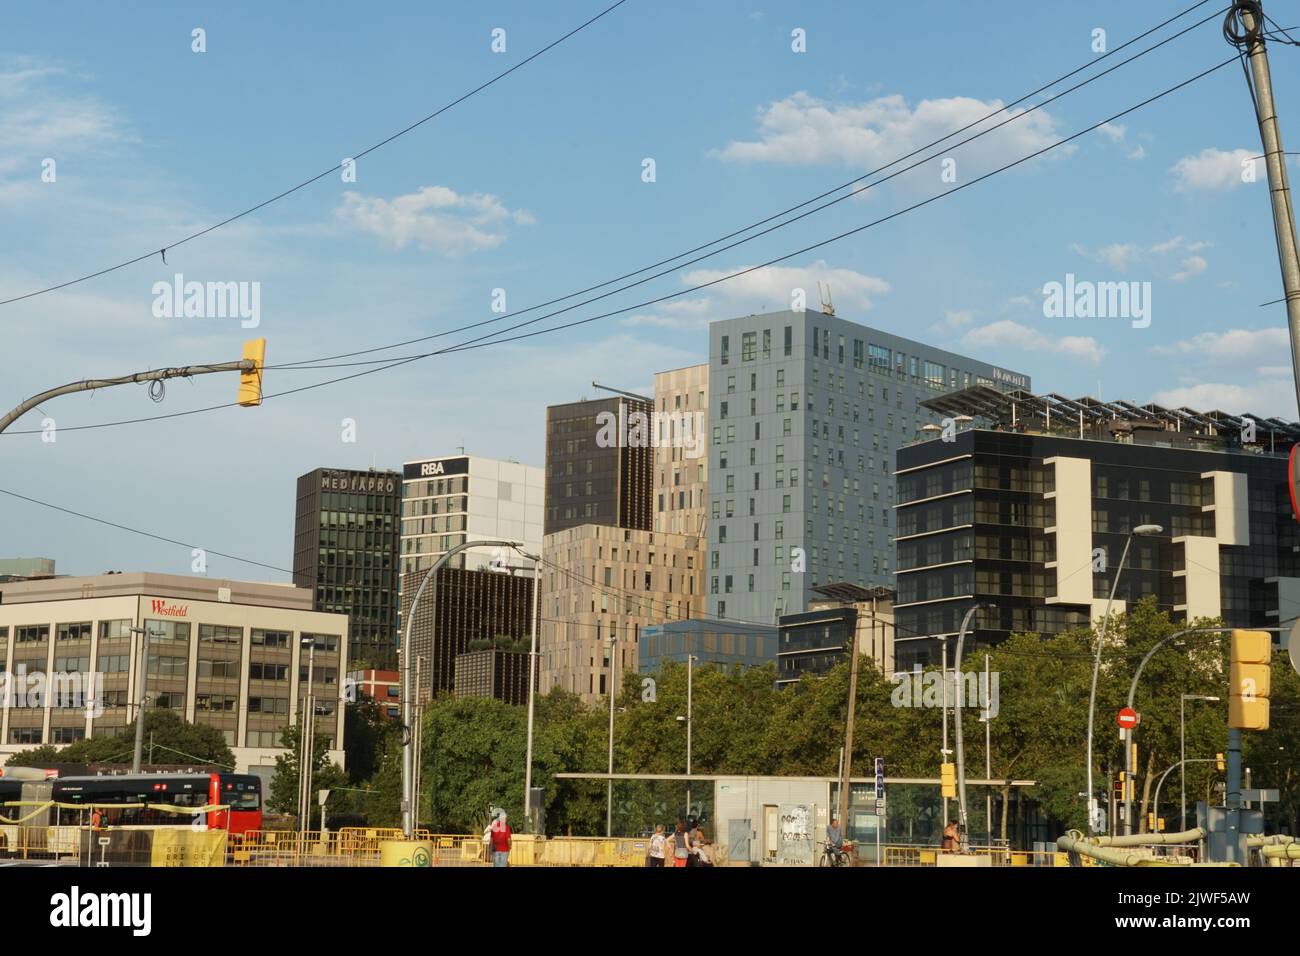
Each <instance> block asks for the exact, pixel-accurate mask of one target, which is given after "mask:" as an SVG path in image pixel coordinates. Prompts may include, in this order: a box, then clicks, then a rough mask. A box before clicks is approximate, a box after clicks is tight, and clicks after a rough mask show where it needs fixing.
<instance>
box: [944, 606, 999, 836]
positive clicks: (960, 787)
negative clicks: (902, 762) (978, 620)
mask: <svg viewBox="0 0 1300 956" xmlns="http://www.w3.org/2000/svg"><path fill="white" fill-rule="evenodd" d="M993 608H994V605H992V604H989V603H987V602H985V601H981V602H978V603H976V604H973V605H971V608H970V610H968V611H967V612H966V615H965V617H963V618H962V619H961V628H960V629H959V630H958V632H957V657H956V660H955V661H953V675H954V677H955V683H956V684H957V688H956V700H954V701H953V719H954V720H955V721H956V724H957V812H958V814H959V815H960V817H961V833H960V834H959V838H958V845H957V848H958V850H960V849H961V844H962V843H963V842H965V840H966V833H967V832H968V831H967V829H966V826H967V823H966V753H965V747H964V744H963V741H962V733H961V708H962V699H961V649H962V645H963V644H965V643H966V629H967V628H968V627H970V619H971V618H972V617H974V616H975V612H976V611H981V610H990V611H991V610H993ZM985 693H986V694H987V693H988V689H987V685H986V688H985ZM986 704H987V702H986ZM945 822H946V821H945Z"/></svg>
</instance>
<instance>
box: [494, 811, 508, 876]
mask: <svg viewBox="0 0 1300 956" xmlns="http://www.w3.org/2000/svg"><path fill="white" fill-rule="evenodd" d="M491 831H492V865H493V866H509V865H510V824H508V823H507V822H506V812H505V811H504V810H502V811H501V812H500V813H499V814H497V818H496V819H495V820H493V821H492V825H491Z"/></svg>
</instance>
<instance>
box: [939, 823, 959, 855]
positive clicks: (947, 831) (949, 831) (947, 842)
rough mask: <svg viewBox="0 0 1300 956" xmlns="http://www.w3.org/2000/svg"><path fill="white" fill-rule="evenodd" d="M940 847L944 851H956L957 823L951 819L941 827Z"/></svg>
mask: <svg viewBox="0 0 1300 956" xmlns="http://www.w3.org/2000/svg"><path fill="white" fill-rule="evenodd" d="M942 849H943V852H944V853H956V852H957V824H956V822H955V821H953V820H949V821H948V825H947V826H946V827H944V828H943V844H942Z"/></svg>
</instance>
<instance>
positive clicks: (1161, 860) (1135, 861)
mask: <svg viewBox="0 0 1300 956" xmlns="http://www.w3.org/2000/svg"><path fill="white" fill-rule="evenodd" d="M1201 833H1202V831H1201V830H1199V829H1197V830H1187V831H1185V832H1184V833H1162V834H1145V835H1146V836H1160V837H1164V838H1166V839H1168V840H1172V839H1173V838H1174V837H1184V838H1186V837H1191V838H1192V839H1199V836H1198V834H1201ZM1139 836H1143V835H1142V834H1133V835H1131V836H1128V837H1122V836H1121V837H1110V838H1105V837H1103V838H1100V839H1085V838H1084V836H1083V834H1082V833H1080V832H1079V831H1078V830H1071V831H1070V832H1069V833H1068V834H1066V835H1065V836H1062V837H1058V838H1057V840H1056V845H1057V846H1058V847H1060V848H1061V849H1062V850H1064V851H1065V852H1067V853H1077V854H1079V855H1080V856H1087V857H1091V858H1092V859H1094V860H1098V861H1100V862H1102V863H1107V864H1109V865H1111V866H1172V867H1184V868H1185V867H1204V866H1238V865H1239V864H1237V863H1190V862H1187V861H1184V860H1179V859H1177V858H1175V857H1167V856H1152V855H1151V854H1149V853H1134V852H1132V851H1130V850H1128V849H1126V848H1124V847H1123V846H1102V845H1101V840H1102V839H1105V840H1106V842H1108V843H1112V844H1113V843H1116V842H1119V841H1126V842H1129V841H1133V840H1135V839H1136V838H1137V837H1139ZM1146 842H1147V843H1154V842H1157V841H1155V840H1147V841H1146ZM1130 845H1132V844H1131V842H1130Z"/></svg>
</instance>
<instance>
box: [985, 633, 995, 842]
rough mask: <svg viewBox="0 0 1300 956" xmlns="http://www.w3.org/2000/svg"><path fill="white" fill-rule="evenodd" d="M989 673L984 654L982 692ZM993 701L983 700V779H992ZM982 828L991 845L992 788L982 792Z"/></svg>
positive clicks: (987, 687) (986, 658)
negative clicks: (984, 792)
mask: <svg viewBox="0 0 1300 956" xmlns="http://www.w3.org/2000/svg"><path fill="white" fill-rule="evenodd" d="M992 676H993V675H992V674H990V673H989V656H988V655H987V654H985V655H984V693H985V694H989V693H991V692H990V691H989V688H990V687H992V686H993V685H992V684H990V683H989V681H990V680H991V679H992ZM992 708H993V701H992V700H991V699H988V698H986V699H985V701H984V779H985V780H992V779H993V710H992ZM984 830H985V834H986V836H985V839H986V841H987V845H988V846H992V845H993V788H992V786H990V787H989V790H988V792H987V793H986V794H984Z"/></svg>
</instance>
